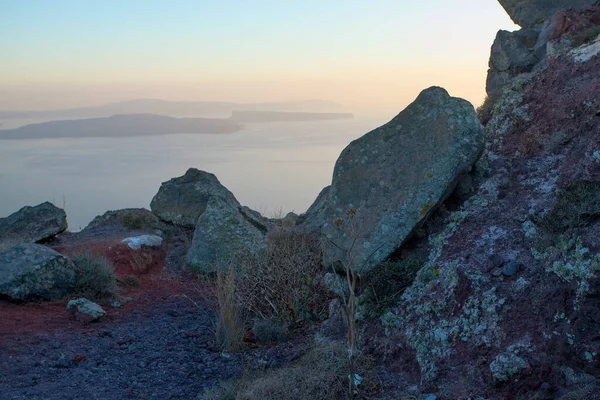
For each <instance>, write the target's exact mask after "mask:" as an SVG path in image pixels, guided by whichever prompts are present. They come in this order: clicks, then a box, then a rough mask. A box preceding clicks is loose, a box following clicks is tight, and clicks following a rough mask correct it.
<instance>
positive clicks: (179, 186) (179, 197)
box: [150, 168, 237, 228]
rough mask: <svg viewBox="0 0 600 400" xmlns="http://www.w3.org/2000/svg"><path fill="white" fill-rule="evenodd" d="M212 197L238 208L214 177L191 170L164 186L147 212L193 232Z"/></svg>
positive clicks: (229, 193) (232, 197)
mask: <svg viewBox="0 0 600 400" xmlns="http://www.w3.org/2000/svg"><path fill="white" fill-rule="evenodd" d="M212 197H219V198H222V199H224V200H225V201H227V202H230V203H236V204H237V200H236V199H235V197H234V196H233V194H232V193H231V192H230V191H229V190H227V188H226V187H225V186H223V185H222V184H221V182H219V180H218V179H217V177H216V176H215V175H213V174H211V173H208V172H204V171H200V170H198V169H196V168H190V169H188V170H187V172H186V173H185V175H183V176H181V177H178V178H173V179H171V180H169V181H167V182H163V184H162V185H161V186H160V189H159V190H158V193H157V194H156V196H154V198H153V199H152V202H151V203H150V208H151V210H152V212H153V213H154V214H156V215H157V216H158V217H159V218H160V219H162V220H164V221H167V222H171V223H173V224H176V225H181V226H184V227H188V228H194V227H195V226H196V222H197V221H198V217H200V216H201V215H202V213H204V211H205V210H206V208H207V206H208V202H209V200H210V199H211V198H212Z"/></svg>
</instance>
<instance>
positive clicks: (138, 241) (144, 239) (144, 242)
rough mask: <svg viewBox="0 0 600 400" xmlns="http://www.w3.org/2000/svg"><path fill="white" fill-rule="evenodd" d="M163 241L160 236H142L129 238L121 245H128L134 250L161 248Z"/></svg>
mask: <svg viewBox="0 0 600 400" xmlns="http://www.w3.org/2000/svg"><path fill="white" fill-rule="evenodd" d="M162 242H163V239H162V238H161V237H160V236H156V235H142V236H135V237H129V238H127V239H123V240H122V241H121V243H127V245H128V246H129V248H131V249H133V250H139V249H141V248H142V246H148V247H155V248H156V247H160V246H162Z"/></svg>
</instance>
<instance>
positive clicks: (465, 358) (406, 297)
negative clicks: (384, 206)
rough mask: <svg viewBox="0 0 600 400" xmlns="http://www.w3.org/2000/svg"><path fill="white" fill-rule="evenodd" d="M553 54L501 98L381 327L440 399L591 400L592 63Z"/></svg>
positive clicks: (598, 321)
mask: <svg viewBox="0 0 600 400" xmlns="http://www.w3.org/2000/svg"><path fill="white" fill-rule="evenodd" d="M582 13H583V14H582V15H587V13H584V12H582ZM596 43H597V42H596ZM554 46H555V47H556V48H560V49H564V50H563V51H562V52H560V53H557V55H556V56H555V57H554V58H553V59H552V62H549V64H548V66H547V67H546V68H545V69H540V70H537V71H534V72H533V73H531V74H527V75H523V76H520V77H517V78H515V80H514V81H513V82H511V83H510V84H509V85H508V86H507V87H505V88H504V89H503V91H502V93H501V96H500V97H499V99H498V101H497V103H496V105H495V107H494V110H493V112H492V118H491V119H490V120H489V122H488V123H487V125H486V144H485V150H484V154H483V155H482V157H481V159H480V160H479V161H478V164H477V171H478V172H482V173H481V174H478V175H477V177H476V182H475V187H476V188H477V189H476V192H475V194H474V195H473V196H472V197H471V198H469V199H468V200H467V201H465V202H464V203H463V204H462V205H461V207H460V208H459V209H456V210H454V211H449V210H440V212H439V213H438V215H436V221H444V222H436V225H435V226H433V224H432V225H429V226H428V232H427V233H428V248H429V259H428V261H427V262H426V264H425V266H424V267H423V268H422V269H421V270H420V271H419V274H418V276H417V279H416V280H415V282H414V283H413V284H412V285H411V287H409V288H408V289H407V290H406V291H405V292H404V293H403V295H402V299H401V300H400V301H399V302H398V306H397V307H393V308H392V309H391V310H390V312H389V313H388V314H386V315H385V316H384V318H383V321H384V324H385V325H386V326H387V328H388V330H389V332H391V335H390V336H391V339H390V340H392V341H393V342H394V343H398V346H403V345H405V346H407V347H408V348H409V349H410V350H412V351H414V352H416V357H415V359H416V360H417V361H418V363H419V367H420V375H419V380H420V382H421V383H422V384H425V385H431V386H434V387H437V389H438V390H437V391H436V394H437V395H438V396H439V397H441V398H461V397H465V398H466V397H467V396H466V395H465V396H463V395H462V394H463V393H465V394H468V395H469V396H473V395H477V396H480V397H481V398H490V399H508V398H519V397H522V398H528V399H546V398H548V399H549V398H554V399H562V400H566V399H571V398H582V399H595V398H598V393H600V356H599V355H600V341H599V340H598V332H600V296H599V291H600V241H599V240H598V238H600V219H599V215H600V211H599V210H600V207H599V204H600V200H599V198H600V197H599V195H600V117H599V116H598V115H599V113H598V110H600V99H599V98H598V93H600V53H595V54H594V55H591V56H590V57H589V58H588V57H586V58H585V59H581V58H580V55H581V54H582V53H584V52H585V53H586V54H587V52H592V53H593V50H594V46H595V44H594V42H592V43H591V44H587V45H583V46H581V47H579V48H578V49H576V50H573V48H572V46H573V45H572V42H571V41H570V40H569V39H568V38H564V39H563V40H561V41H560V43H554ZM407 353H408V352H407ZM456 376H461V377H462V379H460V380H457V379H456ZM594 393H595V394H594ZM457 394H459V395H457Z"/></svg>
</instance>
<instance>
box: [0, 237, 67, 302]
mask: <svg viewBox="0 0 600 400" xmlns="http://www.w3.org/2000/svg"><path fill="white" fill-rule="evenodd" d="M75 279H76V274H75V266H74V265H73V263H72V262H71V260H69V259H68V258H66V257H65V256H63V255H62V254H60V253H57V252H56V251H54V250H51V249H49V248H47V247H45V246H42V245H39V244H33V243H19V244H16V245H14V246H13V247H11V248H10V249H9V250H7V251H3V252H1V253H0V295H3V296H7V297H9V298H10V299H13V300H19V301H26V300H55V299H59V298H62V297H65V296H68V295H69V294H70V293H71V292H72V290H73V289H74V286H75Z"/></svg>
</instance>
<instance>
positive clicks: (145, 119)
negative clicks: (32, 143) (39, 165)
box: [0, 111, 353, 140]
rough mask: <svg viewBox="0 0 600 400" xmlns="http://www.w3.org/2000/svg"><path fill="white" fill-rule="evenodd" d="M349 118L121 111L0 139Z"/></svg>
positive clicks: (217, 129) (210, 130)
mask: <svg viewBox="0 0 600 400" xmlns="http://www.w3.org/2000/svg"><path fill="white" fill-rule="evenodd" d="M347 118H353V115H352V114H348V113H309V112H281V111H233V112H232V114H231V116H230V117H229V118H175V117H170V116H165V115H155V114H124V115H113V116H110V117H103V118H86V119H73V120H60V121H48V122H42V123H37V124H29V125H25V126H21V127H18V128H14V129H0V140H1V139H47V138H83V137H128V136H152V135H169V134H182V133H190V134H196V133H198V134H222V133H234V132H238V131H240V130H242V129H243V127H244V126H243V125H242V123H252V122H254V123H257V122H275V121H280V122H294V121H323V120H334V119H347Z"/></svg>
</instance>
